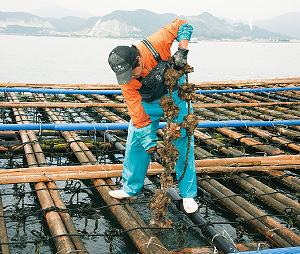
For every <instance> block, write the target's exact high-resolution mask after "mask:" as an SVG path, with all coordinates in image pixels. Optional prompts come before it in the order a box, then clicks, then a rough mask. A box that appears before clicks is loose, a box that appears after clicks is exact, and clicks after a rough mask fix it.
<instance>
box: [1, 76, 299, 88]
mask: <svg viewBox="0 0 300 254" xmlns="http://www.w3.org/2000/svg"><path fill="white" fill-rule="evenodd" d="M194 83H195V84H196V86H198V85H199V86H201V87H208V88H211V87H214V86H215V87H217V86H220V87H224V86H225V85H226V86H228V87H231V86H233V87H234V86H258V85H261V86H264V85H278V84H282V85H289V84H294V85H296V84H298V83H300V78H299V77H294V78H279V79H252V80H251V79H250V80H229V81H210V82H194ZM0 87H49V88H61V87H64V88H73V89H74V88H81V89H93V88H94V89H108V88H109V87H112V88H113V89H120V86H119V85H117V84H42V83H41V84H37V83H4V82H2V83H0Z"/></svg>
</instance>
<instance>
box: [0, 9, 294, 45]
mask: <svg viewBox="0 0 300 254" xmlns="http://www.w3.org/2000/svg"><path fill="white" fill-rule="evenodd" d="M176 18H183V19H185V20H187V21H188V22H189V23H190V24H191V25H193V27H194V33H193V37H194V38H199V39H200V38H201V39H216V40H221V39H233V40H236V39H241V38H242V39H247V40H251V39H252V40H253V39H268V40H269V39H273V40H290V39H293V38H294V36H288V35H282V34H280V33H278V32H277V31H275V32H272V31H269V30H267V29H265V28H260V27H258V26H253V27H249V25H246V24H243V23H237V24H236V23H232V22H228V21H226V20H223V19H220V18H217V17H215V16H213V15H212V14H210V13H208V12H204V13H202V14H199V15H197V16H177V15H175V14H172V13H166V14H157V13H154V12H151V11H147V10H136V11H121V10H120V11H114V12H112V13H110V14H108V15H105V16H103V17H91V18H89V19H86V18H80V17H78V16H66V17H63V18H61V19H58V18H53V17H50V18H41V17H38V16H36V15H32V14H29V13H20V12H14V13H11V12H0V33H6V34H22V35H48V36H49V35H50V36H88V37H110V38H139V39H140V38H143V37H146V36H149V35H151V34H152V33H153V32H156V31H157V30H158V29H160V28H161V27H163V26H164V25H166V24H169V23H171V22H172V21H173V20H175V19H176ZM291 29H292V28H291ZM298 32H299V30H298Z"/></svg>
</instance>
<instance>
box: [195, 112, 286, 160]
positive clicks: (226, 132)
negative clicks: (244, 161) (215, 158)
mask: <svg viewBox="0 0 300 254" xmlns="http://www.w3.org/2000/svg"><path fill="white" fill-rule="evenodd" d="M195 112H197V113H200V114H201V115H204V116H207V117H211V118H213V119H215V120H223V119H220V117H219V116H217V115H216V114H214V113H212V112H210V111H204V110H200V109H195ZM223 118H224V120H225V119H227V117H224V116H223ZM216 130H217V131H218V132H220V133H222V134H223V135H226V136H228V137H230V138H233V139H237V140H238V141H239V142H240V143H244V144H246V145H248V146H251V147H253V148H255V149H257V150H259V151H262V152H265V153H267V154H269V155H279V154H284V152H283V151H281V150H279V149H276V148H274V147H272V146H269V145H265V144H263V143H261V142H259V141H257V140H255V139H253V138H249V137H246V136H245V135H242V134H240V133H237V132H236V131H233V130H231V129H229V128H225V127H222V128H216Z"/></svg>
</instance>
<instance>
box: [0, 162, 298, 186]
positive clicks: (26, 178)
mask: <svg viewBox="0 0 300 254" xmlns="http://www.w3.org/2000/svg"><path fill="white" fill-rule="evenodd" d="M70 167H75V168H74V169H69V170H67V171H64V168H63V167H55V170H51V168H44V169H43V170H42V171H40V169H41V167H39V168H35V169H34V170H30V171H29V169H31V168H29V169H28V170H27V171H24V170H23V171H14V170H4V171H5V172H0V184H13V183H26V182H37V181H43V182H46V181H49V180H53V181H66V180H76V179H77V180H79V179H94V178H101V179H102V178H112V177H121V176H122V169H119V170H109V171H101V170H103V167H98V166H96V167H94V168H88V169H87V168H86V167H89V166H86V167H84V168H80V167H82V166H78V167H76V166H70ZM292 169H294V170H299V169H300V165H298V166H297V165H285V166H253V167H196V173H197V174H207V173H209V174H212V173H229V174H233V173H238V172H249V171H261V172H265V173H268V174H270V175H274V176H275V174H276V177H282V176H284V173H282V172H276V171H277V170H292ZM162 172H163V169H162V168H157V169H153V168H152V169H148V171H147V176H152V175H157V174H161V173H162ZM280 179H281V178H280ZM294 179H295V178H294ZM283 181H284V180H283ZM285 182H286V184H289V183H290V182H292V183H293V180H291V177H289V178H287V179H286V180H285ZM297 184H298V183H294V185H296V186H297ZM299 186H300V185H299V184H298V187H299Z"/></svg>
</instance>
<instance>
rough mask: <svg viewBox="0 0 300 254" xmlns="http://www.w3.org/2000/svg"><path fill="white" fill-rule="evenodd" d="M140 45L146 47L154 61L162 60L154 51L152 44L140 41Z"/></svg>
mask: <svg viewBox="0 0 300 254" xmlns="http://www.w3.org/2000/svg"><path fill="white" fill-rule="evenodd" d="M142 43H144V44H145V45H146V47H147V48H148V49H149V50H150V52H151V53H152V55H153V56H154V59H155V60H156V62H159V61H161V60H162V59H161V57H160V55H159V53H158V52H157V51H156V49H155V48H154V47H153V46H152V44H151V43H150V42H149V41H148V40H147V39H144V40H142Z"/></svg>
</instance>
